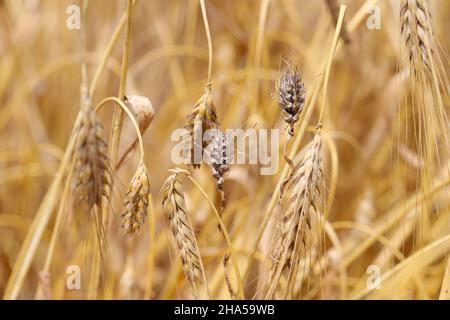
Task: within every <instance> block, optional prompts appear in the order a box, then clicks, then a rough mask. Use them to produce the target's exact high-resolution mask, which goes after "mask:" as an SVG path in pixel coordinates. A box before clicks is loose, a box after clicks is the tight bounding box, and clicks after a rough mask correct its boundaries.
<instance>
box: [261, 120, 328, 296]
mask: <svg viewBox="0 0 450 320" xmlns="http://www.w3.org/2000/svg"><path fill="white" fill-rule="evenodd" d="M322 181H323V169H322V137H321V132H320V127H318V128H317V130H316V133H315V136H314V140H313V142H312V144H311V145H310V147H309V148H308V150H307V152H306V154H305V156H304V158H303V160H302V161H301V162H300V164H299V165H297V166H296V167H295V170H294V171H293V173H292V174H291V175H290V177H289V180H288V181H287V182H286V183H285V185H284V190H283V193H282V196H281V198H280V221H279V225H278V226H277V228H278V230H276V236H275V242H274V246H273V248H272V252H271V254H270V257H269V280H268V282H267V286H268V291H267V298H271V297H272V295H273V293H274V291H275V289H276V287H277V285H278V281H279V278H280V275H281V273H282V271H283V270H286V269H288V270H289V275H290V277H295V274H296V268H297V267H298V263H299V260H300V257H304V256H305V254H306V251H307V250H310V249H311V246H312V245H313V243H314V239H319V238H320V237H319V236H318V235H316V234H314V232H315V228H313V225H314V224H315V223H316V222H317V214H316V213H317V212H318V210H319V205H320V204H321V184H322ZM292 281H295V279H292Z"/></svg>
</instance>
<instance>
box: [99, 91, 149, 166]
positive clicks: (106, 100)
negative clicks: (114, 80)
mask: <svg viewBox="0 0 450 320" xmlns="http://www.w3.org/2000/svg"><path fill="white" fill-rule="evenodd" d="M108 102H115V103H116V104H117V106H119V107H120V109H121V110H123V111H125V113H126V114H127V116H128V117H129V119H130V121H131V123H132V124H133V127H134V129H135V130H136V135H137V138H138V139H139V148H140V151H141V158H144V151H145V149H144V141H143V139H142V134H141V131H140V130H139V125H138V124H137V122H136V119H135V118H134V116H133V114H132V113H131V111H130V109H128V107H127V106H126V105H125V103H123V102H122V100H119V99H118V98H116V97H108V98H105V99H103V100H102V101H101V102H100V103H99V104H98V105H97V106H96V107H95V110H96V111H99V110H100V109H101V108H102V107H103V106H104V105H105V104H106V103H108Z"/></svg>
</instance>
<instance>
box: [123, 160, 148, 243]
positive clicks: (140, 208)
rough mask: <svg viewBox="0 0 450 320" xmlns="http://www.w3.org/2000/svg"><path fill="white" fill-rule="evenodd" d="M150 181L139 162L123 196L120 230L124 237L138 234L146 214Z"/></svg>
mask: <svg viewBox="0 0 450 320" xmlns="http://www.w3.org/2000/svg"><path fill="white" fill-rule="evenodd" d="M149 181H150V179H149V175H148V171H147V168H146V166H145V164H144V162H143V161H142V160H141V162H140V164H139V166H138V169H137V171H136V173H135V174H134V176H133V179H132V180H131V182H130V185H129V186H128V191H127V193H126V195H125V204H124V207H125V209H124V212H123V213H122V228H123V230H124V232H125V234H126V235H134V234H137V233H139V231H140V230H141V228H142V227H143V225H144V224H145V219H146V217H147V212H148V201H149V193H150V182H149Z"/></svg>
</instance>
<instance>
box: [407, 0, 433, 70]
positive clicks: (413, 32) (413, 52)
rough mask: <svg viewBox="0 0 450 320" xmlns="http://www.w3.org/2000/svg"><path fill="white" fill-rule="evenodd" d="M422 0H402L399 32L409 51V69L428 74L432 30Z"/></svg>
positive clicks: (430, 58)
mask: <svg viewBox="0 0 450 320" xmlns="http://www.w3.org/2000/svg"><path fill="white" fill-rule="evenodd" d="M429 17H430V15H429V12H428V11H427V6H426V3H425V1H424V0H403V1H402V6H401V10H400V23H401V34H402V37H403V41H404V42H405V45H406V48H407V49H408V51H409V60H410V63H411V71H412V72H413V73H414V74H417V73H418V72H420V70H422V69H424V70H425V71H426V73H425V74H429V73H430V71H431V66H432V59H433V49H432V43H433V31H432V30H431V23H430V21H429Z"/></svg>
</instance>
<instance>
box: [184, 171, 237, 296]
mask: <svg viewBox="0 0 450 320" xmlns="http://www.w3.org/2000/svg"><path fill="white" fill-rule="evenodd" d="M186 176H187V178H188V179H189V180H190V181H191V182H192V183H193V184H194V185H195V187H196V188H197V189H198V191H200V193H201V194H202V196H203V197H204V198H205V200H206V201H207V202H208V204H209V205H210V207H211V209H212V211H213V212H214V214H215V216H216V218H217V222H218V224H219V226H220V229H221V230H222V233H223V237H224V238H225V241H226V243H227V245H228V249H229V250H230V257H231V261H232V263H233V268H234V272H235V275H236V278H237V283H238V289H239V293H238V295H239V298H240V299H244V286H243V284H242V278H241V272H240V271H239V264H238V261H237V259H236V254H235V252H234V249H233V246H232V244H231V240H230V236H229V235H228V232H227V229H226V228H225V225H224V224H223V220H222V218H221V216H220V214H219V212H218V211H217V209H216V207H215V206H214V204H213V203H212V201H211V199H209V197H208V195H207V194H206V192H205V191H204V190H203V188H202V187H201V186H200V185H199V184H198V182H197V181H196V180H195V179H194V178H193V177H192V176H191V175H190V174H188V173H186Z"/></svg>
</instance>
